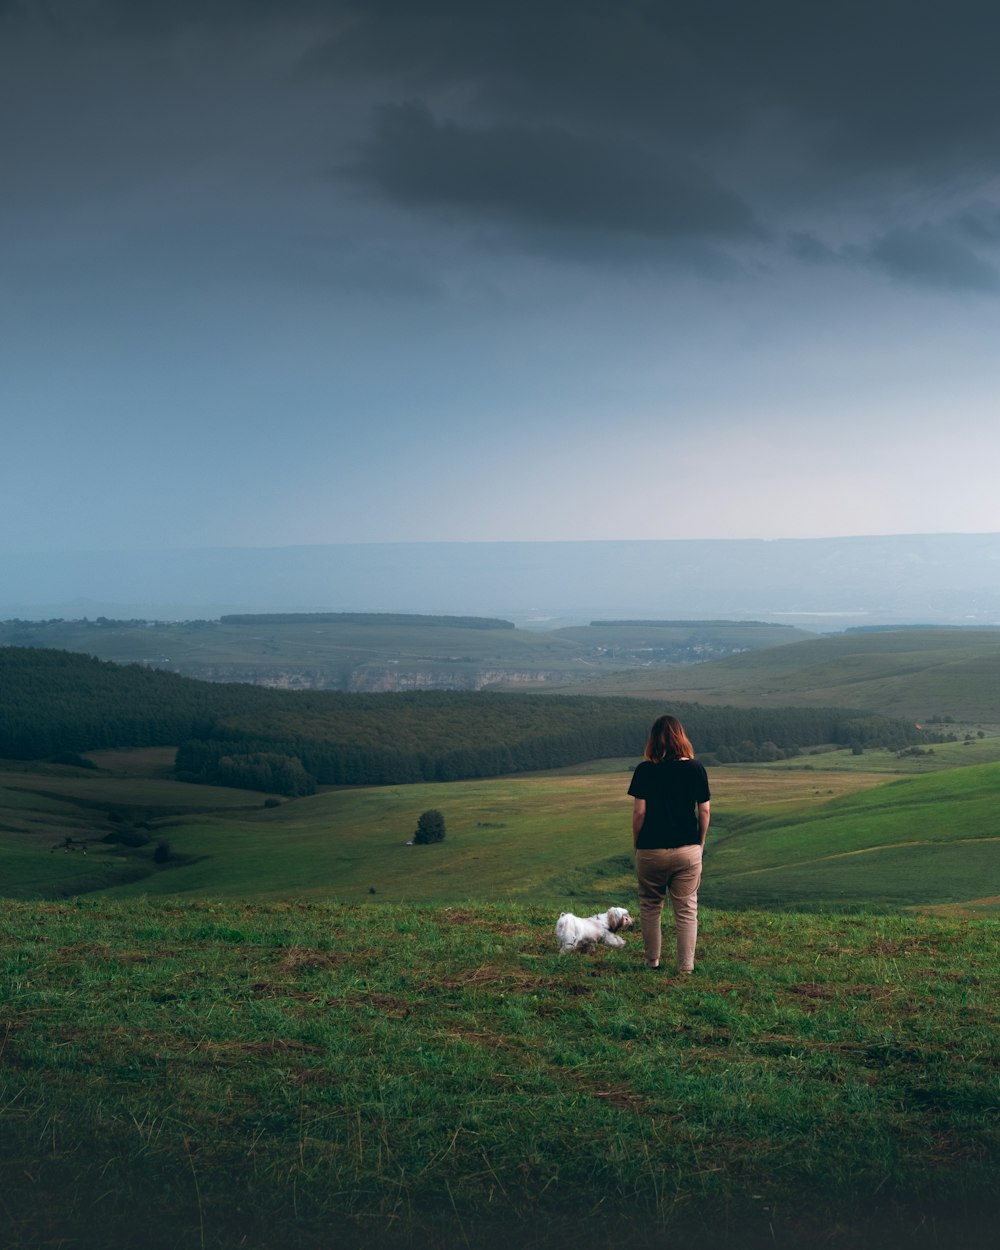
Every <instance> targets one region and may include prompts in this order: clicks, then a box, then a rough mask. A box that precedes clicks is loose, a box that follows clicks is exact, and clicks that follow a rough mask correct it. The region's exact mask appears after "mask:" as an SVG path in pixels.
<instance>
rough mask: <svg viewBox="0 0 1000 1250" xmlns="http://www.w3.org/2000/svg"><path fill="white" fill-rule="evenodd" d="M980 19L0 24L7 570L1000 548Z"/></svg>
mask: <svg viewBox="0 0 1000 1250" xmlns="http://www.w3.org/2000/svg"><path fill="white" fill-rule="evenodd" d="M998 34H1000V10H997V9H996V7H995V6H994V5H991V4H988V3H986V2H985V0H956V2H955V3H952V4H951V5H948V6H944V5H940V4H932V3H922V2H920V0H864V2H862V0H844V3H841V4H839V5H836V6H818V5H804V4H802V3H800V2H799V0H773V2H771V3H761V4H758V5H747V4H744V3H741V2H740V0H705V2H704V3H701V4H698V5H693V6H674V5H666V4H662V5H657V4H648V3H645V2H641V0H572V2H571V0H546V3H544V4H538V3H534V2H529V0H503V2H502V3H501V2H500V0H484V3H481V4H476V5H469V4H465V3H461V2H460V0H423V2H421V3H414V2H412V0H364V2H362V0H285V3H283V4H282V5H280V6H277V5H270V4H266V3H261V2H260V0H199V2H198V3H194V2H193V0H171V2H170V3H167V2H166V0H147V2H145V3H143V4H141V5H137V4H135V3H134V2H133V0H91V2H90V3H87V4H86V5H76V4H73V3H49V4H36V3H31V2H30V0H0V116H2V117H3V118H5V119H6V120H5V122H4V124H3V125H2V126H0V152H2V157H3V169H4V172H5V189H4V194H3V196H2V197H0V409H2V411H3V414H4V430H5V438H4V455H3V458H2V460H0V527H2V535H3V536H2V538H0V551H2V550H6V551H9V552H28V553H31V552H55V551H67V550H108V549H125V550H127V549H133V550H158V549H168V548H169V549H174V550H176V549H179V548H190V547H213V548H217V547H225V546H231V547H264V546H272V547H280V546H285V545H295V544H330V543H362V542H399V541H424V542H437V541H449V542H451V541H512V540H522V541H523V540H546V541H553V540H570V539H579V540H591V539H690V538H743V537H750V538H777V537H786V538H809V537H818V536H841V535H862V534H898V533H904V534H905V533H918V534H928V533H940V532H953V533H957V532H970V533H979V532H988V533H995V532H998V531H1000V502H998V498H1000V496H998V492H997V490H996V486H995V478H996V462H997V458H998V457H997V452H998V449H1000V448H998V439H1000V433H998V431H1000V423H998V421H997V395H998V394H1000V353H998V352H997V350H996V346H997V342H998V329H1000V316H998V314H1000V180H998V174H1000V156H998V154H997V149H996V135H997V133H998V128H1000V85H998V80H997V75H996V68H995V47H996V44H997V36H998Z"/></svg>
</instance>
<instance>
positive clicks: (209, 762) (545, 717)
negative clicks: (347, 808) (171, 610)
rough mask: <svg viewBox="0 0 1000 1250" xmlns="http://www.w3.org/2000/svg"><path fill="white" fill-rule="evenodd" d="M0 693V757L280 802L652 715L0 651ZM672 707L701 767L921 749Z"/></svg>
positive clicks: (604, 733)
mask: <svg viewBox="0 0 1000 1250" xmlns="http://www.w3.org/2000/svg"><path fill="white" fill-rule="evenodd" d="M0 688H2V690H3V702H2V706H0V756H3V757H6V758H10V759H51V758H53V757H54V756H56V755H59V754H62V753H65V752H77V753H78V752H81V751H88V750H97V749H100V748H109V747H143V746H173V745H178V747H179V749H178V752H177V771H178V776H180V777H181V778H183V779H185V780H189V781H204V782H211V783H224V784H227V785H241V786H245V787H247V788H250V789H264V790H275V791H278V792H281V793H286V794H301V793H309V792H311V790H312V789H313V788H315V785H317V784H319V785H389V784H402V783H406V782H415V781H451V780H459V779H462V778H471V777H494V776H499V775H501V774H505V773H515V772H522V771H526V770H532V769H548V768H559V767H563V766H566V765H570V764H577V763H581V762H583V761H585V760H590V759H599V758H603V757H610V756H627V757H632V758H635V759H638V758H639V757H640V755H641V754H642V750H643V747H644V745H645V740H646V734H647V732H648V729H649V725H650V723H651V722H652V720H653V719H654V717H655V715H656V714H657V713H658V711H659V708H658V707H657V706H656V705H655V704H653V703H651V702H650V701H648V700H643V699H625V698H600V697H592V696H581V695H539V694H530V695H526V694H508V693H500V692H479V693H473V692H468V691H426V692H407V693H402V694H374V695H362V694H345V693H339V692H307V691H287V690H271V689H266V688H262V687H259V686H248V685H235V684H233V685H228V684H216V683H210V682H200V681H195V680H192V679H191V678H186V677H179V676H177V675H176V674H174V673H168V672H163V671H161V670H157V669H151V668H146V667H143V666H141V665H135V664H132V665H124V666H123V665H117V664H113V663H110V662H107V661H102V660H96V659H94V658H92V657H90V656H85V655H80V654H77V653H73V652H68V651H51V650H45V649H41V648H31V647H4V648H0ZM671 710H672V711H673V712H675V713H676V714H677V715H679V716H680V717H681V719H682V720H683V721H684V724H685V727H686V728H687V730H688V733H689V735H690V736H691V738H692V740H693V741H694V743H695V745H696V748H697V749H698V752H699V755H700V756H701V758H703V759H705V760H706V761H709V762H719V763H725V762H736V761H743V760H775V759H781V758H782V757H787V756H792V755H795V754H797V753H798V752H799V751H800V750H801V749H802V748H803V747H808V746H814V745H819V744H823V743H837V744H841V745H844V746H853V747H859V748H861V749H864V748H867V747H890V748H893V749H901V748H903V747H906V746H909V745H912V744H913V743H915V742H917V741H918V740H919V741H926V740H927V735H926V734H924V735H921V734H920V733H919V732H918V731H917V730H916V729H915V728H914V727H913V726H912V725H910V724H908V723H906V722H904V721H899V720H892V719H889V718H886V717H881V716H870V715H860V716H859V715H857V714H852V713H849V712H845V711H844V710H843V709H830V708H787V709H773V708H768V709H759V708H729V707H722V708H720V707H702V706H699V705H697V704H690V705H680V706H677V705H675V706H673V707H672V708H671Z"/></svg>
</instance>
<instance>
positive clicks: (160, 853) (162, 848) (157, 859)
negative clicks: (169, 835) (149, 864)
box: [153, 838, 170, 864]
mask: <svg viewBox="0 0 1000 1250" xmlns="http://www.w3.org/2000/svg"><path fill="white" fill-rule="evenodd" d="M169 859H170V843H169V842H168V841H167V840H166V838H164V839H163V840H162V841H161V842H157V844H156V850H155V851H154V852H153V863H154V864H165V863H166V862H167V861H168V860H169Z"/></svg>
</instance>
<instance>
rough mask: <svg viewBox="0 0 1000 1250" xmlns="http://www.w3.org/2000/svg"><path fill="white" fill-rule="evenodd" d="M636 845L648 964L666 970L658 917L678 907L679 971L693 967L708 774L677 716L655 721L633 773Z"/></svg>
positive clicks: (634, 839) (684, 971)
mask: <svg viewBox="0 0 1000 1250" xmlns="http://www.w3.org/2000/svg"><path fill="white" fill-rule="evenodd" d="M628 792H629V794H630V795H632V798H633V800H634V802H633V805H632V844H633V846H634V847H635V872H636V877H637V878H638V882H639V914H640V918H641V921H642V940H643V945H644V947H645V955H646V966H647V967H648V968H652V969H659V967H660V946H661V942H662V935H661V930H660V916H661V913H662V911H663V903H664V899H665V897H666V895H667V893H669V894H670V903H671V905H672V907H673V909H674V929H675V932H676V936H677V971H678V972H683V973H688V972H692V971H694V947H695V942H696V940H697V937H698V885H699V882H700V881H701V853H702V848H703V847H704V845H705V835H706V834H707V832H708V822H709V815H710V809H709V797H710V795H709V790H708V774H707V773H706V772H705V769H704V768H703V767H702V765H701V764H699V763H698V761H697V760H696V759H695V758H694V747H692V745H691V743H690V740H689V739H688V736H687V734H686V733H685V732H684V726H683V725H682V724H681V723H680V721H679V720H678V719H677V717H676V716H661V717H660V718H659V719H658V720H656V721H654V722H653V728H652V729H651V730H650V731H649V740H648V741H647V743H646V751H645V758H644V759H643V762H642V763H641V764H639V765H638V767H637V768H636V770H635V772H634V773H633V774H632V784H631V785H630V786H629V788H628Z"/></svg>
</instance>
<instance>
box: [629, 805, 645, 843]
mask: <svg viewBox="0 0 1000 1250" xmlns="http://www.w3.org/2000/svg"><path fill="white" fill-rule="evenodd" d="M645 819H646V800H645V799H633V800H632V849H633V851H634V850H635V845H636V843H637V842H638V841H639V832H640V830H641V829H642V822H643V821H644V820H645Z"/></svg>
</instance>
